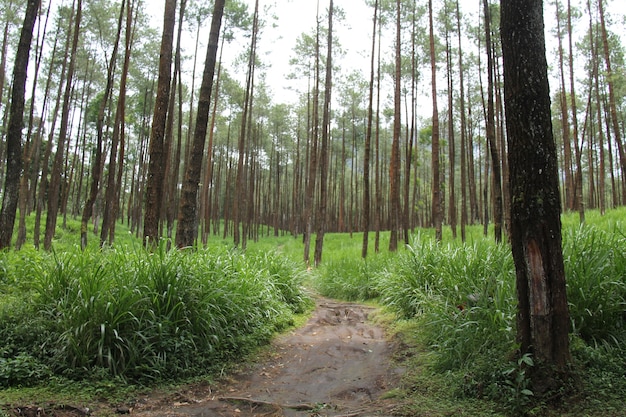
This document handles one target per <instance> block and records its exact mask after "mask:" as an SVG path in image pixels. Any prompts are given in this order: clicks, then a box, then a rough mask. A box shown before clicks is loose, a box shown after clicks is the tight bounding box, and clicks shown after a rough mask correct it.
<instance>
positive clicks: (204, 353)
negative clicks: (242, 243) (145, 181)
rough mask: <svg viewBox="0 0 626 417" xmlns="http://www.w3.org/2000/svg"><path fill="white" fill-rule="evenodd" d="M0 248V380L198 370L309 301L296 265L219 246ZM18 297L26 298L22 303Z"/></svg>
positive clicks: (263, 337)
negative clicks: (51, 250)
mask: <svg viewBox="0 0 626 417" xmlns="http://www.w3.org/2000/svg"><path fill="white" fill-rule="evenodd" d="M25 254H26V252H22V251H18V252H11V251H7V252H2V253H1V254H0V265H2V269H1V270H2V271H3V275H2V281H3V284H2V294H1V296H2V301H3V302H2V309H1V310H0V386H3V387H8V386H16V385H22V386H26V385H33V384H37V383H39V382H41V381H45V380H46V379H47V378H49V377H50V376H52V375H57V376H61V377H65V378H69V379H73V380H81V379H86V380H93V381H96V380H99V379H101V378H102V376H103V375H108V376H110V377H112V378H120V379H121V380H124V381H129V382H140V383H151V382H155V381H163V380H175V379H180V378H189V377H192V376H195V375H202V374H206V373H207V372H209V371H210V370H211V369H215V368H216V367H219V366H223V363H224V362H226V361H228V360H230V359H232V358H235V357H239V356H240V355H242V354H245V353H247V352H249V351H251V350H252V349H254V348H256V347H258V346H259V345H262V344H265V343H267V341H268V340H269V339H270V337H271V336H272V335H273V334H274V332H276V331H279V330H281V329H284V328H285V327H286V326H289V325H291V324H292V320H293V315H294V314H295V313H300V312H303V311H304V310H305V309H307V308H308V306H310V301H309V299H308V297H307V296H306V295H305V294H304V293H303V290H302V288H301V281H302V274H301V273H300V271H299V268H298V267H297V266H296V265H295V264H294V263H292V262H291V261H288V260H286V259H284V258H281V257H279V256H278V255H276V254H272V253H265V254H262V255H261V254H255V255H250V256H247V255H245V254H243V253H241V252H239V251H236V250H228V249H225V248H224V247H221V246H220V247H217V248H212V249H197V250H193V251H191V250H190V251H176V250H175V251H166V250H165V243H163V244H162V245H161V246H159V248H158V249H157V250H156V251H154V252H148V251H146V250H144V249H143V248H142V247H124V246H120V247H116V248H105V249H102V250H87V251H85V252H82V251H80V250H79V249H78V248H74V249H69V250H66V251H64V252H63V253H49V254H47V253H44V252H36V251H35V252H33V253H32V255H33V258H32V259H30V258H28V257H24V255H25ZM25 300H28V302H24V301H25Z"/></svg>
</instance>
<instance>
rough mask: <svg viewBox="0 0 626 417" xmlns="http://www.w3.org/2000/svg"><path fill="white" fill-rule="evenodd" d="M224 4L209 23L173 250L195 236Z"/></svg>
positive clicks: (217, 7)
mask: <svg viewBox="0 0 626 417" xmlns="http://www.w3.org/2000/svg"><path fill="white" fill-rule="evenodd" d="M224 4H225V0H217V1H216V2H215V5H214V6H213V17H212V20H211V32H210V34H209V44H208V47H207V55H206V60H205V63H204V71H203V73H202V83H201V84H200V97H199V99H198V115H197V117H196V126H195V129H194V134H193V144H192V151H191V157H190V159H189V163H188V164H187V167H186V168H185V177H184V181H183V190H182V193H181V199H180V206H179V208H178V228H177V229H176V246H178V247H179V248H181V247H186V246H192V245H193V243H194V240H195V239H196V238H197V236H198V214H197V210H198V208H197V204H196V200H197V195H198V184H199V182H200V175H201V173H202V156H203V155H204V143H205V140H206V132H207V126H208V123H209V110H210V105H211V93H212V90H213V75H214V74H215V64H216V57H217V46H218V43H219V35H220V27H221V24H222V16H223V14H224Z"/></svg>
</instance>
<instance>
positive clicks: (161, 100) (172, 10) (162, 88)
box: [143, 0, 176, 247]
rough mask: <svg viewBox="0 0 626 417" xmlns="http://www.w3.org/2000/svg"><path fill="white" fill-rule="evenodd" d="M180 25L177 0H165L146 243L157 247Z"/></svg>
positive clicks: (146, 211)
mask: <svg viewBox="0 0 626 417" xmlns="http://www.w3.org/2000/svg"><path fill="white" fill-rule="evenodd" d="M175 25H176V0H165V11H164V15H163V35H162V38H161V50H160V58H159V79H158V82H157V95H156V101H155V104H154V115H153V117H152V131H151V133H150V149H149V154H150V162H149V165H148V179H147V185H146V200H145V207H146V210H145V215H144V228H143V241H144V242H143V243H144V244H145V245H146V246H148V247H154V246H156V245H157V244H158V241H159V237H160V234H159V222H160V220H161V201H162V200H163V179H164V176H165V172H164V167H165V160H164V149H163V148H164V146H163V139H164V137H165V122H166V120H167V106H168V102H169V95H170V87H171V85H170V84H171V78H172V75H171V68H172V49H173V44H174V26H175Z"/></svg>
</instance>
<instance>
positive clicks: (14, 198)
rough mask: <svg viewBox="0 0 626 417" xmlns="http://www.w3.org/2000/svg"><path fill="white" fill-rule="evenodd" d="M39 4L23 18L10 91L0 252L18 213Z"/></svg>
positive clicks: (31, 3) (29, 8)
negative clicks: (30, 62)
mask: <svg viewBox="0 0 626 417" xmlns="http://www.w3.org/2000/svg"><path fill="white" fill-rule="evenodd" d="M40 4H41V1H40V0H29V1H28V3H27V5H26V12H25V14H24V24H23V25H22V30H21V33H20V40H19V44H18V46H17V52H16V54H15V64H14V66H13V89H12V92H11V107H10V109H9V123H8V128H7V139H6V141H7V165H6V176H5V182H4V195H3V198H2V209H0V249H4V248H7V247H9V246H10V245H11V238H12V236H13V227H14V225H15V215H16V212H17V204H18V196H19V189H20V177H21V175H22V165H23V161H22V128H23V127H24V105H25V95H26V76H27V72H28V60H29V56H30V48H31V42H32V39H33V29H34V27H35V21H36V20H37V11H38V10H39V6H40Z"/></svg>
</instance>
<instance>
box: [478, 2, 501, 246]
mask: <svg viewBox="0 0 626 417" xmlns="http://www.w3.org/2000/svg"><path fill="white" fill-rule="evenodd" d="M483 7H484V14H485V39H486V42H485V44H486V45H485V46H486V48H487V77H488V80H487V142H488V145H489V153H490V155H491V164H492V175H493V197H494V198H493V225H494V237H495V240H496V242H498V243H499V242H501V241H502V218H503V214H502V170H501V165H500V154H499V152H498V147H497V144H496V126H495V106H494V98H493V95H494V71H493V69H494V59H493V49H492V43H491V11H490V9H489V2H488V1H487V0H483ZM485 183H487V177H485ZM485 204H486V202H485ZM485 223H486V222H485Z"/></svg>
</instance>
